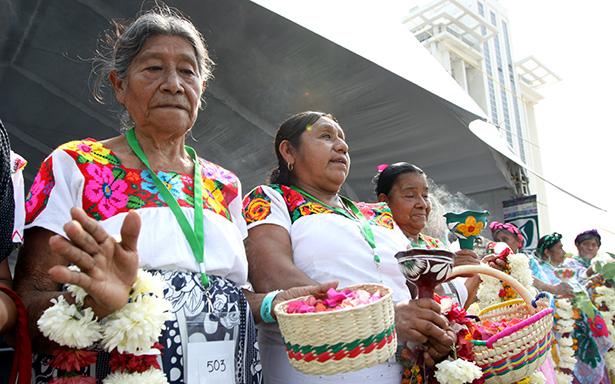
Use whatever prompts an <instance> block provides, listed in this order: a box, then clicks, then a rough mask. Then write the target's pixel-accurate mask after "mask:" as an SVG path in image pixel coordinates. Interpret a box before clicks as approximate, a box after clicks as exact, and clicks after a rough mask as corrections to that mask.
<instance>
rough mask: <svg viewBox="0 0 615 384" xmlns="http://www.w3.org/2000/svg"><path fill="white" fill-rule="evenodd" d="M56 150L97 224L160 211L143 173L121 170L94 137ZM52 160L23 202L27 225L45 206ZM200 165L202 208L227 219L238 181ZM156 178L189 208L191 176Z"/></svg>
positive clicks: (217, 169)
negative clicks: (76, 174)
mask: <svg viewBox="0 0 615 384" xmlns="http://www.w3.org/2000/svg"><path fill="white" fill-rule="evenodd" d="M59 150H62V151H64V152H65V153H66V154H68V155H69V156H71V157H72V158H73V159H74V161H75V164H76V165H77V167H78V168H79V171H80V172H81V174H82V175H83V177H84V188H83V196H82V201H83V209H84V210H85V211H86V213H87V214H88V215H89V216H91V217H93V218H94V219H96V220H104V219H107V218H109V217H112V216H114V215H117V214H118V213H121V212H128V211H129V210H131V209H140V208H146V207H162V206H166V205H167V204H166V203H165V202H164V200H162V198H161V197H160V194H159V193H158V190H157V188H156V187H155V186H154V184H153V181H152V178H151V175H150V174H149V171H147V170H141V169H132V168H126V167H124V166H123V165H122V164H121V162H120V160H119V158H118V157H117V156H116V155H115V154H114V153H113V152H112V151H111V150H109V149H108V148H105V147H104V145H103V144H102V143H99V142H97V141H95V140H93V139H85V140H81V141H72V142H70V143H67V144H64V145H62V146H60V148H59ZM51 159H52V158H51V157H49V158H48V159H47V160H46V161H45V163H43V166H42V167H41V170H40V171H39V174H38V175H37V177H36V179H35V181H34V184H33V185H32V188H31V189H30V193H29V194H28V197H27V199H26V217H27V223H31V222H32V221H33V220H34V219H35V218H36V216H37V215H38V214H39V213H40V212H41V211H42V210H43V208H44V207H45V205H46V204H47V200H48V197H49V193H50V191H51V188H52V187H53V185H54V180H53V172H52V166H51V164H52V160H51ZM201 164H202V166H203V172H202V174H203V208H206V209H209V210H211V211H213V212H215V213H217V214H220V215H222V216H223V217H225V218H227V219H229V220H230V219H231V216H230V213H229V210H228V207H229V205H230V204H231V202H232V201H233V200H234V199H235V198H236V197H237V195H238V185H239V180H238V179H237V177H236V176H235V175H234V174H232V173H231V172H229V171H227V170H225V169H224V168H221V167H219V166H218V165H216V164H214V163H211V162H208V161H204V160H202V161H201ZM158 176H159V177H160V178H161V179H162V181H163V183H164V184H165V186H167V188H168V189H169V191H170V192H171V194H172V195H173V196H175V197H176V198H177V200H178V203H179V205H180V206H183V207H192V206H194V183H193V180H192V175H187V174H186V175H184V174H179V173H175V172H159V173H158Z"/></svg>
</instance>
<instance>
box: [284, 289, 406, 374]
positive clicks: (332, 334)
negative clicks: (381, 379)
mask: <svg viewBox="0 0 615 384" xmlns="http://www.w3.org/2000/svg"><path fill="white" fill-rule="evenodd" d="M348 289H351V290H357V289H364V290H366V291H368V292H370V293H374V292H376V291H380V293H381V294H382V298H381V299H380V300H378V301H376V302H374V303H370V304H367V305H363V306H359V307H356V308H345V309H340V310H337V311H330V312H318V313H302V314H299V313H293V314H289V313H286V308H287V307H288V303H289V302H290V301H294V300H298V299H293V300H289V301H285V302H283V303H280V304H278V305H276V307H275V313H276V316H277V318H278V323H279V326H280V331H282V337H283V338H284V343H285V344H286V352H287V353H288V360H289V361H290V364H291V365H292V366H293V367H295V368H296V369H297V370H299V371H301V372H303V373H307V374H312V375H332V374H335V373H341V372H348V371H356V370H359V369H363V368H367V367H371V366H373V365H376V364H380V363H383V362H386V361H387V360H388V359H389V358H390V357H391V356H393V354H394V353H395V351H396V349H397V337H396V334H395V312H394V307H393V299H392V296H391V294H392V291H391V289H390V288H388V287H386V286H384V285H379V284H361V285H353V286H350V287H348Z"/></svg>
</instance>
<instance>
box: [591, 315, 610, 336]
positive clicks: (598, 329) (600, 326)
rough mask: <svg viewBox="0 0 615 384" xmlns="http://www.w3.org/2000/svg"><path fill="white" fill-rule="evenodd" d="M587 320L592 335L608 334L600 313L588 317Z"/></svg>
mask: <svg viewBox="0 0 615 384" xmlns="http://www.w3.org/2000/svg"><path fill="white" fill-rule="evenodd" d="M588 321H589V328H590V329H591V331H592V335H593V336H594V337H600V336H608V335H609V331H608V330H607V328H606V323H605V322H604V319H603V318H602V316H600V314H596V317H594V318H593V319H591V318H588Z"/></svg>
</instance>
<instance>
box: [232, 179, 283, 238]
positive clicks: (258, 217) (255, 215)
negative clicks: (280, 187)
mask: <svg viewBox="0 0 615 384" xmlns="http://www.w3.org/2000/svg"><path fill="white" fill-rule="evenodd" d="M243 207H244V208H243V215H244V218H245V220H246V224H247V226H248V229H250V228H254V227H256V226H257V225H261V224H275V225H279V226H280V227H283V228H284V229H286V230H287V231H288V233H290V227H291V224H292V222H291V219H290V214H289V213H288V206H287V205H286V202H285V201H284V197H283V196H282V194H280V193H279V192H278V191H276V190H275V189H273V188H271V187H269V186H267V185H261V186H258V187H256V188H254V189H253V190H252V191H251V192H250V193H249V194H247V195H246V197H245V198H244V199H243Z"/></svg>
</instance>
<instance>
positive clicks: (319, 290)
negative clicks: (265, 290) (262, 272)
mask: <svg viewBox="0 0 615 384" xmlns="http://www.w3.org/2000/svg"><path fill="white" fill-rule="evenodd" d="M337 284H338V282H337V281H332V282H328V283H324V284H319V285H306V286H302V287H293V288H289V289H285V290H283V291H282V292H280V293H278V294H277V296H276V297H275V299H273V303H272V305H271V312H272V313H271V315H272V316H273V317H274V318H275V317H276V316H275V311H274V308H275V306H276V305H278V304H280V303H282V302H284V301H286V300H291V299H296V298H299V297H303V296H308V295H312V296H314V297H316V298H317V299H323V298H325V297H326V296H327V291H328V290H329V289H331V288H333V289H335V288H337Z"/></svg>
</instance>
